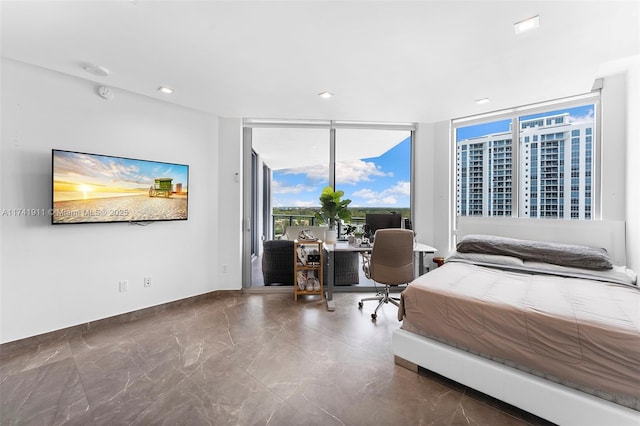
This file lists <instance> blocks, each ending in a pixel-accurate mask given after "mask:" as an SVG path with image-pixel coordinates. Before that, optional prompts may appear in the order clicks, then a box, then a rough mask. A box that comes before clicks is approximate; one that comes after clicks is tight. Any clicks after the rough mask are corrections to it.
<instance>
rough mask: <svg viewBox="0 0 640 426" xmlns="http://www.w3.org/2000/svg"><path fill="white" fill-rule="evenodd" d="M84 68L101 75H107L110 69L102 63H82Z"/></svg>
mask: <svg viewBox="0 0 640 426" xmlns="http://www.w3.org/2000/svg"><path fill="white" fill-rule="evenodd" d="M82 68H83V69H84V70H85V71H86V72H88V73H90V74H93V75H98V76H100V77H106V76H108V75H109V73H110V71H109V69H108V68H107V67H103V66H102V65H96V64H88V63H87V64H82Z"/></svg>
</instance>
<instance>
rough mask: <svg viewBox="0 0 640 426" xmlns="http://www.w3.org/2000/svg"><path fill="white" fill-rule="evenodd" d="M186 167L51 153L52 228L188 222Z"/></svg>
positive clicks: (78, 153)
mask: <svg viewBox="0 0 640 426" xmlns="http://www.w3.org/2000/svg"><path fill="white" fill-rule="evenodd" d="M188 195H189V166H187V165H184V164H173V163H162V162H158V161H148V160H136V159H132V158H123V157H112V156H109V155H99V154H88V153H84V152H72V151H63V150H58V149H54V150H52V215H51V223H52V224H56V225H57V224H67V223H97V222H98V223H104V222H146V221H157V220H186V219H187V211H188V210H187V205H188V202H187V201H188Z"/></svg>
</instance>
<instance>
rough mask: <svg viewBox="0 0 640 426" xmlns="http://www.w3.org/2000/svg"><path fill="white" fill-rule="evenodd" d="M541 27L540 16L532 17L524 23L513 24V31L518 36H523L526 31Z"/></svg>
mask: <svg viewBox="0 0 640 426" xmlns="http://www.w3.org/2000/svg"><path fill="white" fill-rule="evenodd" d="M539 26H540V15H536V16H532V17H531V18H527V19H525V20H523V21H520V22H516V23H515V24H513V31H515V33H516V34H521V33H523V32H525V31H529V30H533V29H535V28H538V27H539Z"/></svg>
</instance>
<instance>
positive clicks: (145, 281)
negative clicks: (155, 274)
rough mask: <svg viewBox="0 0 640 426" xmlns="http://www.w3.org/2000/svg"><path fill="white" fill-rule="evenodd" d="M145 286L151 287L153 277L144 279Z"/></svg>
mask: <svg viewBox="0 0 640 426" xmlns="http://www.w3.org/2000/svg"><path fill="white" fill-rule="evenodd" d="M144 286H145V287H151V277H144Z"/></svg>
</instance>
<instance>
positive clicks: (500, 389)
mask: <svg viewBox="0 0 640 426" xmlns="http://www.w3.org/2000/svg"><path fill="white" fill-rule="evenodd" d="M392 339H393V340H392V341H393V343H392V346H393V353H394V355H395V356H397V357H399V358H402V359H404V360H406V361H409V362H411V363H413V364H416V365H418V366H421V367H423V368H426V369H427V370H430V371H433V372H435V373H438V374H440V375H442V376H445V377H447V378H449V379H451V380H454V381H456V382H458V383H461V384H463V385H465V386H468V387H470V388H473V389H475V390H478V391H480V392H482V393H484V394H487V395H489V396H492V397H494V398H497V399H499V400H501V401H504V402H506V403H508V404H511V405H513V406H515V407H518V408H520V409H522V410H525V411H527V412H529V413H532V414H535V415H536V416H539V417H542V418H543V419H546V420H549V421H551V422H554V423H557V424H559V425H577V426H586V425H594V426H603V425H616V426H617V425H635V426H637V425H639V424H640V412H638V411H635V410H632V409H630V408H627V407H624V406H622V405H618V404H615V403H613V402H609V401H607V400H604V399H601V398H598V397H595V396H593V395H589V394H586V393H584V392H580V391H578V390H574V389H571V388H569V387H566V386H563V385H560V384H558V383H554V382H551V381H549V380H545V379H543V378H541V377H537V376H534V375H532V374H528V373H525V372H523V371H520V370H517V369H515V368H511V367H509V366H506V365H503V364H500V363H497V362H494V361H491V360H489V359H486V358H483V357H481V356H478V355H474V354H472V353H469V352H466V351H463V350H460V349H457V348H455V347H452V346H448V345H445V344H443V343H440V342H437V341H435V340H431V339H428V338H426V337H423V336H420V335H417V334H415V333H410V332H408V331H405V330H402V329H398V330H395V331H394V332H393V338H392Z"/></svg>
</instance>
